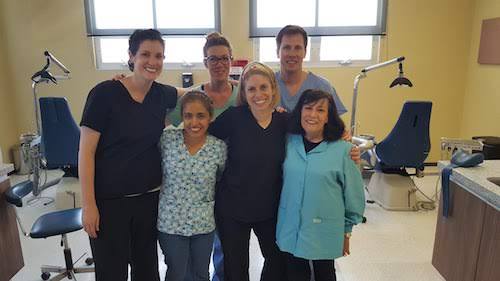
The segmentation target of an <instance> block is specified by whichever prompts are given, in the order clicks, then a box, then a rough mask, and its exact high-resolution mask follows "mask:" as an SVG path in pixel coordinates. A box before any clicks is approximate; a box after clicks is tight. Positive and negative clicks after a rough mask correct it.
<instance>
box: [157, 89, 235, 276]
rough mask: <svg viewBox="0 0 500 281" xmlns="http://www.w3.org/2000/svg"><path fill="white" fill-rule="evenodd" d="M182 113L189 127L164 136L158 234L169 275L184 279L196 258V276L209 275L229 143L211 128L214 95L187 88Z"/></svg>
mask: <svg viewBox="0 0 500 281" xmlns="http://www.w3.org/2000/svg"><path fill="white" fill-rule="evenodd" d="M181 115H182V121H183V122H184V129H167V130H165V131H164V132H163V135H162V136H161V139H160V149H161V154H162V166H163V184H162V189H161V192H160V201H159V208H158V231H159V233H158V239H159V242H160V246H161V248H162V250H163V254H164V255H165V263H166V264H167V274H166V277H165V280H167V281H177V280H179V281H182V280H184V277H185V275H186V271H187V264H188V261H189V260H190V259H191V260H190V262H191V268H190V270H192V272H191V275H192V276H193V277H194V278H195V280H209V272H208V267H209V264H210V254H211V251H212V243H213V238H214V230H215V219H214V203H215V201H214V197H215V183H216V180H217V178H218V176H219V175H220V174H221V173H222V171H223V170H224V164H225V162H226V145H225V143H224V142H223V141H221V140H219V139H217V138H215V137H213V136H211V135H208V133H207V129H208V126H209V124H210V121H211V119H212V116H213V106H212V102H211V100H210V98H209V97H208V96H206V95H205V94H203V93H201V92H195V91H193V92H188V93H187V94H185V96H184V97H183V98H182V100H181ZM167 249H168V250H167Z"/></svg>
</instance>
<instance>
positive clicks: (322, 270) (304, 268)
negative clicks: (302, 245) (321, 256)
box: [284, 253, 337, 281]
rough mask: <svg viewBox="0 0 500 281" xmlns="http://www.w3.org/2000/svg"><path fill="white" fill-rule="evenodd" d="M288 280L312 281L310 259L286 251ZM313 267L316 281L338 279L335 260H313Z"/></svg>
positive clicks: (333, 280)
mask: <svg viewBox="0 0 500 281" xmlns="http://www.w3.org/2000/svg"><path fill="white" fill-rule="evenodd" d="M284 255H285V259H286V271H287V276H288V281H310V280H311V267H310V261H309V260H306V259H302V258H298V257H294V256H293V255H291V254H289V253H284ZM312 267H313V271H314V280H315V281H336V280H337V277H335V263H334V260H313V261H312Z"/></svg>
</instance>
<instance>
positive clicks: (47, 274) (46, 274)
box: [40, 272, 50, 280]
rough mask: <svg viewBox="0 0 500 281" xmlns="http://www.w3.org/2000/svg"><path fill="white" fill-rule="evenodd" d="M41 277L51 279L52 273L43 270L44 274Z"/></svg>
mask: <svg viewBox="0 0 500 281" xmlns="http://www.w3.org/2000/svg"><path fill="white" fill-rule="evenodd" d="M40 277H41V278H42V280H49V278H50V273H48V272H42V275H41V276H40Z"/></svg>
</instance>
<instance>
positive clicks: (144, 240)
mask: <svg viewBox="0 0 500 281" xmlns="http://www.w3.org/2000/svg"><path fill="white" fill-rule="evenodd" d="M97 208H98V210H99V215H100V224H99V232H98V233H97V238H96V239H92V238H91V239H90V246H91V248H92V255H93V257H94V262H95V276H96V281H126V280H127V277H128V265H129V264H130V268H131V272H130V273H131V280H132V281H145V280H148V281H149V280H151V281H159V280H160V277H159V275H158V250H157V242H156V241H157V230H156V219H157V216H158V192H152V193H147V194H144V195H140V196H136V197H125V198H119V199H109V200H98V201H97Z"/></svg>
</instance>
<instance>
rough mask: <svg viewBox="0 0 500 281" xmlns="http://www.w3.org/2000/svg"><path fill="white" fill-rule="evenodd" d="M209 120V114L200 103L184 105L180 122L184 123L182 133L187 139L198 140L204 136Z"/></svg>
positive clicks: (194, 102) (191, 102) (196, 101)
mask: <svg viewBox="0 0 500 281" xmlns="http://www.w3.org/2000/svg"><path fill="white" fill-rule="evenodd" d="M210 120H211V116H210V112H209V111H208V110H207V108H206V107H205V105H204V104H203V103H202V102H201V101H198V100H193V101H189V102H187V103H186V104H184V107H183V110H182V122H184V132H185V133H186V135H187V136H188V137H191V138H200V137H203V136H205V135H206V134H207V130H208V125H209V124H210Z"/></svg>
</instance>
